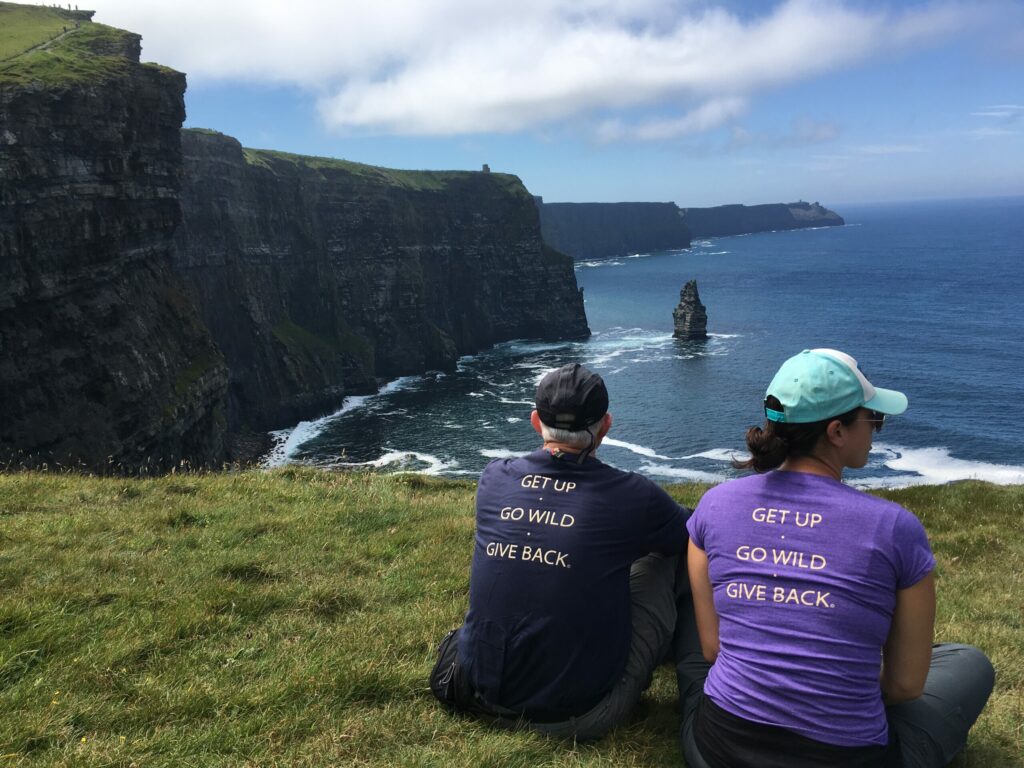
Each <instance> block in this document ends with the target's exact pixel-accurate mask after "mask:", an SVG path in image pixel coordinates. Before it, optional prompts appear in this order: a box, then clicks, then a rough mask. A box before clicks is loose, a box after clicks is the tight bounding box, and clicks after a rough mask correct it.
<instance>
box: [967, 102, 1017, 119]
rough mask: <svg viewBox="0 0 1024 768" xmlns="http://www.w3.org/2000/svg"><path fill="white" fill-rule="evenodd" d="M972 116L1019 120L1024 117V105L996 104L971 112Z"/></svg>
mask: <svg viewBox="0 0 1024 768" xmlns="http://www.w3.org/2000/svg"><path fill="white" fill-rule="evenodd" d="M971 115H972V116H973V117H998V118H1004V119H1005V118H1017V117H1020V116H1022V115H1024V105H1021V104H995V105H993V106H991V107H984V108H982V109H981V110H979V111H978V112H971Z"/></svg>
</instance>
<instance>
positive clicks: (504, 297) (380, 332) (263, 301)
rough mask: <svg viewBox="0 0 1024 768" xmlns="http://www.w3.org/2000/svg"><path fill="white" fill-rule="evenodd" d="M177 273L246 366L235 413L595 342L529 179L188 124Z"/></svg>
mask: <svg viewBox="0 0 1024 768" xmlns="http://www.w3.org/2000/svg"><path fill="white" fill-rule="evenodd" d="M182 147H183V150H184V155H185V176H184V186H183V189H182V198H181V199H182V208H183V221H182V225H181V227H180V228H179V230H178V232H177V235H176V243H177V248H176V252H175V267H176V269H177V271H178V273H179V274H180V275H181V276H182V277H183V279H184V281H185V283H186V285H187V286H188V293H189V295H190V297H191V298H192V300H193V301H194V302H195V304H196V306H197V307H198V308H199V311H200V314H201V315H202V317H203V320H204V322H205V323H206V325H207V327H209V328H210V330H211V332H212V334H213V337H214V339H215V340H216V342H217V345H218V347H219V348H220V349H221V350H222V351H223V353H224V356H225V358H226V360H227V362H228V367H229V368H230V370H231V384H230V397H229V402H230V409H229V410H230V422H231V424H232V427H233V428H238V429H271V428H275V427H282V426H287V425H289V424H293V423H295V422H296V421H298V420H299V419H304V418H309V417H310V416H315V415H320V414H322V413H324V412H326V411H328V410H330V409H332V408H335V407H337V406H338V405H339V404H340V402H341V398H342V397H343V396H345V395H348V394H356V393H365V392H369V391H372V390H374V389H375V388H376V386H377V385H378V381H379V380H380V379H382V378H390V377H394V376H399V375H403V374H410V373H418V372H422V371H425V370H429V369H442V370H451V369H453V368H454V366H455V361H456V359H457V358H458V357H459V356H460V355H464V354H468V353H473V352H476V351H478V350H480V349H483V348H484V347H487V346H489V345H492V344H494V343H495V342H498V341H503V340H508V339H514V338H543V339H561V338H574V337H582V336H586V335H589V329H588V328H587V323H586V316H585V314H584V310H583V300H582V296H581V294H580V292H579V290H578V289H577V286H576V278H575V274H574V272H573V267H572V261H571V260H570V259H569V258H568V257H567V256H565V255H563V254H561V253H558V252H556V251H554V250H552V249H551V248H550V247H547V246H545V245H544V243H543V242H542V241H541V237H540V227H539V221H538V214H537V210H536V207H535V205H534V203H533V199H532V197H531V196H530V195H529V193H527V191H526V189H525V188H524V187H523V185H522V183H521V182H520V181H519V179H517V178H516V177H514V176H509V175H506V174H500V173H481V172H473V173H470V172H416V171H396V170H391V169H385V168H376V167H373V166H366V165H360V164H357V163H349V162H345V161H340V160H330V159H325V158H315V157H303V156H298V155H288V154H284V153H278V152H268V151H256V150H249V149H243V148H242V147H241V146H240V145H239V143H238V142H237V141H236V140H235V139H232V138H230V137H227V136H223V135H220V134H216V133H213V132H209V131H193V130H187V131H184V132H183V133H182Z"/></svg>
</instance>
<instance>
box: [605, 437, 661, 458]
mask: <svg viewBox="0 0 1024 768" xmlns="http://www.w3.org/2000/svg"><path fill="white" fill-rule="evenodd" d="M602 445H610V446H613V447H615V448H624V449H626V450H627V451H632V452H633V453H635V454H638V455H640V456H646V457H647V458H649V459H661V460H663V461H672V457H671V456H662V455H661V454H659V453H655V451H654V450H653V449H651V448H647V447H646V446H643V445H637V444H636V443H627V442H626V441H625V440H616V439H615V438H612V437H606V438H605V439H604V441H603V442H602Z"/></svg>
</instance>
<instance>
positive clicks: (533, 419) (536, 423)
mask: <svg viewBox="0 0 1024 768" xmlns="http://www.w3.org/2000/svg"><path fill="white" fill-rule="evenodd" d="M530 423H531V424H532V425H533V428H534V429H535V430H537V434H538V435H543V434H544V433H543V432H541V428H540V414H539V413H537V412H536V411H534V412H533V413H531V414H530Z"/></svg>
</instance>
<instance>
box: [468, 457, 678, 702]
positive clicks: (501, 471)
mask: <svg viewBox="0 0 1024 768" xmlns="http://www.w3.org/2000/svg"><path fill="white" fill-rule="evenodd" d="M576 459H577V456H576V455H574V454H566V455H564V456H562V457H557V456H553V455H552V454H551V453H550V452H548V451H544V450H540V451H536V452H534V453H531V454H529V455H527V456H524V457H521V458H517V459H511V460H508V459H506V460H499V461H495V462H492V463H491V464H490V465H488V467H487V468H486V469H485V470H484V473H483V475H482V476H481V478H480V484H479V488H478V492H477V516H476V526H477V530H476V545H475V549H474V552H473V569H472V573H471V576H470V605H469V613H468V614H467V616H466V623H465V627H464V629H463V631H462V633H461V635H460V638H459V657H460V658H461V659H462V662H463V664H464V665H465V668H466V671H467V674H468V676H469V680H470V682H471V684H472V687H473V689H474V690H475V691H477V693H478V694H479V695H480V696H482V697H483V699H484V700H485V701H487V702H489V703H490V704H492V705H499V706H501V707H504V708H507V709H510V710H513V711H515V712H517V713H522V714H525V715H526V717H528V718H530V719H532V720H535V721H538V722H544V721H554V720H561V719H565V718H568V717H569V716H573V715H577V714H580V713H582V712H584V711H586V710H587V709H589V708H590V707H591V706H593V705H594V704H595V703H597V701H598V700H600V699H601V697H602V696H603V695H604V694H606V693H607V692H608V691H609V689H611V687H612V686H613V685H614V684H615V682H616V680H617V679H618V678H619V676H621V674H622V672H623V669H624V667H625V664H626V658H627V655H628V652H629V643H630V633H631V623H630V590H629V569H630V565H631V563H632V562H633V561H635V560H637V559H638V558H640V557H642V556H643V555H645V554H647V553H648V552H652V551H656V552H664V553H666V554H677V553H679V552H680V551H681V550H682V548H683V546H684V545H685V542H686V533H685V527H684V522H685V518H684V517H683V512H682V511H681V510H680V508H679V507H678V505H676V504H675V502H673V501H672V500H671V498H670V497H669V496H668V494H666V493H665V492H664V491H663V490H662V489H661V488H659V487H658V486H657V485H655V484H654V483H652V482H651V481H649V480H647V479H646V478H643V477H641V476H639V475H636V474H633V473H626V472H621V471H619V470H617V469H614V468H612V467H609V466H608V465H606V464H603V463H601V462H600V461H598V460H597V459H595V458H588V459H587V460H585V461H584V462H583V463H578V462H577V460H576Z"/></svg>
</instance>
